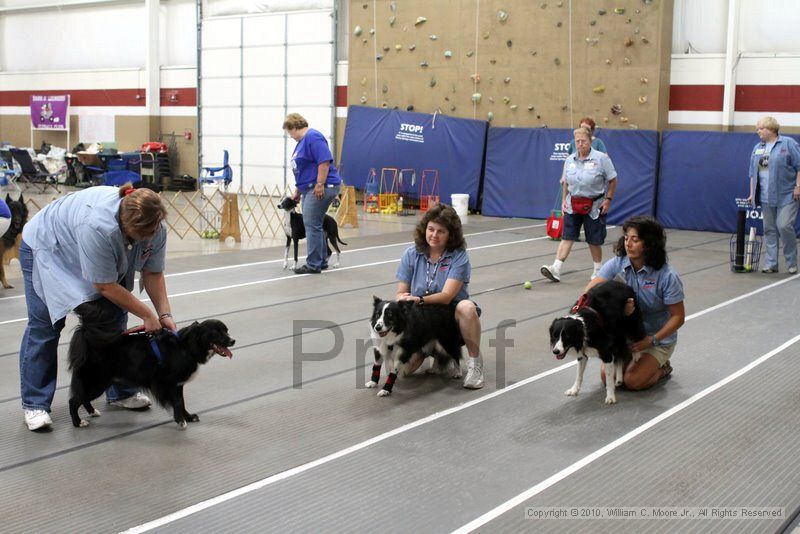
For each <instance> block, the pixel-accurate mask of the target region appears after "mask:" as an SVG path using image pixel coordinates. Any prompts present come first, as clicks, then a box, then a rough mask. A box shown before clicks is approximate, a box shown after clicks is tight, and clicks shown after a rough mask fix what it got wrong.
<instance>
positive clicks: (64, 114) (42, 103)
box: [31, 95, 69, 130]
mask: <svg viewBox="0 0 800 534" xmlns="http://www.w3.org/2000/svg"><path fill="white" fill-rule="evenodd" d="M68 118H69V95H31V127H32V128H33V129H35V130H67V129H69V123H68V122H67V119H68Z"/></svg>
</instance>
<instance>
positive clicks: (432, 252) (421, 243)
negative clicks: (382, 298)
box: [397, 204, 483, 389]
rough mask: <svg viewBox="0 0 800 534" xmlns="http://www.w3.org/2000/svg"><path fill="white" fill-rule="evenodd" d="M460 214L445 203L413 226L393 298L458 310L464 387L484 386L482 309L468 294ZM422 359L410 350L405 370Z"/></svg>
mask: <svg viewBox="0 0 800 534" xmlns="http://www.w3.org/2000/svg"><path fill="white" fill-rule="evenodd" d="M466 246H467V245H466V242H465V241H464V234H463V232H462V231H461V219H459V217H458V214H457V213H456V212H455V210H454V209H453V208H451V207H449V206H445V205H443V204H437V205H436V206H434V207H433V208H431V209H429V210H428V212H427V213H426V214H425V216H424V217H422V219H421V220H420V222H419V223H418V224H417V227H416V229H415V230H414V245H412V246H410V247H408V248H407V249H406V251H405V252H404V253H403V257H402V258H400V266H399V267H398V268H397V280H398V284H397V300H410V301H412V302H416V303H417V304H419V305H420V306H424V305H426V304H450V305H452V306H453V310H454V313H455V314H456V322H457V323H458V328H459V330H460V331H461V337H462V338H464V343H465V344H466V346H467V352H468V354H469V360H468V363H467V376H466V378H465V379H464V387H465V388H468V389H480V388H482V387H483V359H482V358H481V352H480V345H481V322H480V313H481V310H480V308H479V307H478V305H477V304H475V303H474V302H473V301H471V300H469V291H468V289H467V288H468V286H469V277H470V272H471V270H472V268H471V267H470V263H469V257H468V256H467V250H466ZM423 359H424V357H423V356H421V355H416V356H414V358H413V359H411V360H410V361H409V362H408V365H407V372H408V373H409V374H411V373H413V372H414V371H416V370H417V368H419V366H420V365H421V364H422V360H423Z"/></svg>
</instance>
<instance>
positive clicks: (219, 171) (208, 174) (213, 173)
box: [198, 150, 233, 191]
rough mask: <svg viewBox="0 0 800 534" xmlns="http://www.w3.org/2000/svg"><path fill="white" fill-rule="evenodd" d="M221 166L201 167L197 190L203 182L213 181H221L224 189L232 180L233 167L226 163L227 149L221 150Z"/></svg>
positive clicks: (209, 182)
mask: <svg viewBox="0 0 800 534" xmlns="http://www.w3.org/2000/svg"><path fill="white" fill-rule="evenodd" d="M222 152H223V154H222V167H203V169H202V171H201V172H200V179H199V181H200V184H199V187H198V191H199V190H201V189H202V187H203V184H213V183H214V182H222V183H223V186H224V188H225V190H226V191H227V189H228V186H229V185H230V183H231V182H232V181H233V169H232V168H231V166H230V165H228V151H227V150H223V151H222Z"/></svg>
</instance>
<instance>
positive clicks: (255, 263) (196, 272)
mask: <svg viewBox="0 0 800 534" xmlns="http://www.w3.org/2000/svg"><path fill="white" fill-rule="evenodd" d="M542 226H545V225H544V224H530V225H527V226H515V227H512V228H498V229H497V230H486V231H484V232H474V233H472V234H464V237H473V236H476V235H484V234H494V233H498V232H512V231H514V230H528V229H531V228H541V227H542ZM609 228H612V227H609ZM358 237H368V236H358ZM411 244H412V242H411V241H406V242H403V243H391V244H389V245H375V246H372V247H364V248H354V249H350V250H343V251H342V254H352V253H354V252H362V251H365V250H366V251H372V250H378V249H381V248H390V247H400V246H406V247H407V246H409V245H411ZM301 258H305V256H298V260H299V259H301ZM282 261H283V259H280V258H279V259H276V260H264V261H254V262H250V263H237V264H234V265H223V266H222V267H209V268H208V269H197V270H194V271H184V272H181V273H172V274H167V275H164V278H175V277H178V276H186V275H190V274H205V273H211V272H215V271H226V270H229V269H239V268H244V267H254V266H258V265H268V264H270V263H280V262H282ZM138 280H139V279H138V278H136V279H135V280H134V285H136V283H137V282H138ZM22 298H25V295H15V296H13V297H0V302H2V301H4V300H14V299H22ZM14 321H18V319H15V320H14ZM0 324H4V323H0Z"/></svg>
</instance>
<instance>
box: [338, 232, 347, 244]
mask: <svg viewBox="0 0 800 534" xmlns="http://www.w3.org/2000/svg"><path fill="white" fill-rule="evenodd" d="M336 241H338V242H339V243H341V244H342V245H346V244H347V243H345V242H344V241H342V238H341V237H339V234H338V233H337V234H336Z"/></svg>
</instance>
